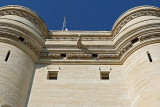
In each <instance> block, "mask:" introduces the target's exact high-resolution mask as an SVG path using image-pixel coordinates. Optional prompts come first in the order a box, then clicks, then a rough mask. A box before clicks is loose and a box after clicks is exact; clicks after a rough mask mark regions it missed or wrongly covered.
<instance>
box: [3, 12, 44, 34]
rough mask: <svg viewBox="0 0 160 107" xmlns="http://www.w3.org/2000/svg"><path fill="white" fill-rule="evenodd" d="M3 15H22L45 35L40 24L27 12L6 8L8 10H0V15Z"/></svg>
mask: <svg viewBox="0 0 160 107" xmlns="http://www.w3.org/2000/svg"><path fill="white" fill-rule="evenodd" d="M5 15H16V16H20V17H24V18H26V19H27V20H29V21H31V22H32V23H34V24H35V25H36V26H37V27H38V28H39V29H40V31H41V33H42V34H43V35H46V34H45V30H44V28H43V27H42V25H41V24H40V23H39V22H38V21H37V20H36V19H35V18H34V17H32V16H31V15H30V14H27V13H25V12H23V11H19V10H9V9H8V10H3V11H0V16H5Z"/></svg>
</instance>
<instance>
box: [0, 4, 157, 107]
mask: <svg viewBox="0 0 160 107" xmlns="http://www.w3.org/2000/svg"><path fill="white" fill-rule="evenodd" d="M0 41H1V42H0V106H2V107H3V106H4V107H5V106H11V107H25V106H28V107H159V106H160V86H159V84H160V54H159V53H160V9H159V8H157V7H153V6H139V7H135V8H132V9H130V10H128V11H127V12H125V13H124V14H122V15H121V16H120V17H119V18H118V19H117V21H116V22H115V24H114V26H113V29H112V31H51V30H50V31H48V30H47V27H46V25H45V24H44V22H43V21H42V20H41V18H39V16H38V15H37V14H36V13H34V12H33V11H31V10H29V9H27V8H25V7H21V6H6V7H2V8H0ZM32 77H34V78H32ZM30 89H31V92H30ZM28 99H29V100H28Z"/></svg>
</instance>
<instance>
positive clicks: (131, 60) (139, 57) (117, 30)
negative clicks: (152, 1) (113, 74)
mask: <svg viewBox="0 0 160 107" xmlns="http://www.w3.org/2000/svg"><path fill="white" fill-rule="evenodd" d="M113 28H114V29H113V36H114V38H115V39H114V40H115V41H117V40H118V39H121V42H122V43H126V42H130V43H131V47H130V48H129V49H128V51H127V52H126V53H125V54H123V55H122V57H121V60H122V62H123V69H124V77H125V79H126V85H127V89H128V93H129V98H130V107H159V106H160V86H159V83H160V54H159V53H160V9H159V8H157V7H153V6H140V7H135V8H133V9H130V10H128V11H127V12H126V13H124V14H123V15H122V16H121V17H120V18H119V19H118V20H117V22H116V23H115V25H114V27H113Z"/></svg>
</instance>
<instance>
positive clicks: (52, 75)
mask: <svg viewBox="0 0 160 107" xmlns="http://www.w3.org/2000/svg"><path fill="white" fill-rule="evenodd" d="M57 76H58V71H48V79H49V80H57Z"/></svg>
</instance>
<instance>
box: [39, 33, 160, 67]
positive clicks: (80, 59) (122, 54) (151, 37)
mask: <svg viewBox="0 0 160 107" xmlns="http://www.w3.org/2000/svg"><path fill="white" fill-rule="evenodd" d="M137 38H138V42H137V43H136V45H134V43H132V41H131V40H130V41H128V42H127V43H125V44H124V45H123V47H121V48H120V49H119V51H115V53H107V54H106V53H101V54H97V57H96V58H95V57H93V54H95V53H93V54H75V53H70V54H66V57H65V59H64V57H61V54H58V57H56V58H58V60H57V59H56V58H55V57H53V56H52V55H51V56H50V55H49V54H52V53H43V55H42V54H40V59H39V61H38V62H37V63H54V64H57V63H59V64H93V65H94V64H102V63H103V64H106V65H108V64H120V65H121V64H123V63H124V61H125V59H127V57H129V55H130V53H131V50H132V51H136V49H139V48H140V47H143V46H146V45H149V44H153V43H160V32H151V33H146V34H144V35H141V34H139V36H137ZM146 41H147V42H146ZM63 52H64V51H63ZM44 55H45V56H46V57H45V59H43V58H44V57H42V56H44ZM46 59H50V60H46ZM86 60H87V61H86ZM87 62H88V63H87Z"/></svg>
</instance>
